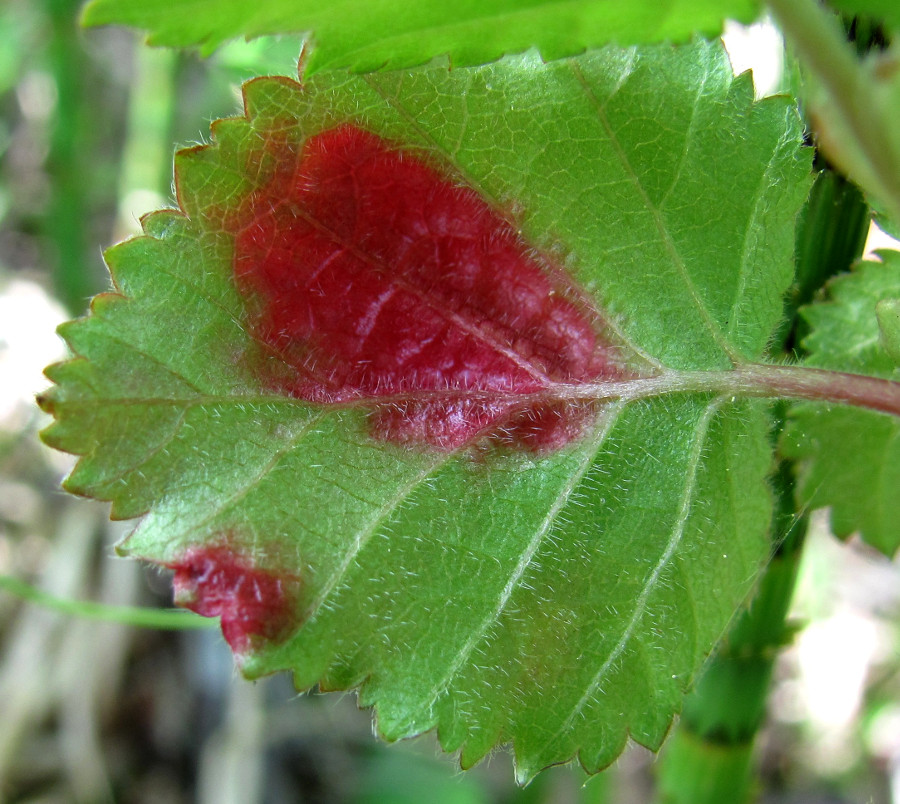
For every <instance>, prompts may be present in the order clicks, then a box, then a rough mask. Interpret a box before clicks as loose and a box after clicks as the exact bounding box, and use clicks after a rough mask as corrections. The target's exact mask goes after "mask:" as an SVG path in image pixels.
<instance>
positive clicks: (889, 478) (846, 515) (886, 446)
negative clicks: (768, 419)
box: [783, 251, 900, 555]
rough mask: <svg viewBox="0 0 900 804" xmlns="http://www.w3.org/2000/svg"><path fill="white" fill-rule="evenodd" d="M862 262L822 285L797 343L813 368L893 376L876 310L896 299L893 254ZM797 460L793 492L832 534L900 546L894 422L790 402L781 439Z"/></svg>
mask: <svg viewBox="0 0 900 804" xmlns="http://www.w3.org/2000/svg"><path fill="white" fill-rule="evenodd" d="M879 256H880V257H881V258H882V260H883V262H864V263H860V264H859V265H858V266H857V268H856V269H855V270H854V271H853V272H852V273H850V274H845V275H843V276H841V277H839V278H837V279H835V280H834V281H833V282H831V283H830V284H829V285H828V286H827V288H828V297H827V299H826V300H825V301H822V302H818V303H816V304H812V305H810V306H809V307H807V308H804V310H803V313H802V314H803V316H804V318H805V319H806V321H807V323H808V324H809V326H810V330H811V331H810V334H809V336H808V337H807V338H806V339H805V340H804V342H803V345H804V347H805V348H806V349H807V350H808V351H809V353H810V356H809V358H808V360H807V361H806V362H807V363H808V364H810V365H813V366H819V367H821V368H828V369H835V370H839V371H849V372H855V373H860V374H871V375H873V376H878V377H886V378H893V379H896V378H897V376H898V372H897V369H896V362H895V360H894V359H893V358H892V357H891V356H890V354H889V352H888V351H887V350H886V349H885V341H884V338H883V336H882V335H881V333H880V329H879V319H878V316H877V308H878V306H879V304H880V303H882V300H885V299H896V298H898V296H900V252H896V251H882V252H879ZM783 447H784V451H785V453H786V454H787V455H788V457H792V458H796V459H798V460H801V461H802V464H801V473H800V496H801V499H802V500H803V502H804V503H807V504H809V505H810V506H812V507H813V508H821V507H824V506H831V526H832V530H833V531H834V533H835V534H836V535H837V536H841V537H847V536H849V535H851V534H853V533H856V532H859V533H860V534H861V535H862V537H863V539H865V541H867V542H868V543H869V544H871V545H872V546H874V547H877V548H878V549H879V550H881V551H882V552H883V553H885V554H887V555H892V554H893V553H894V552H896V550H897V549H898V547H900V526H898V522H900V493H898V489H900V422H898V420H897V418H896V417H893V416H889V415H886V414H881V413H874V412H871V411H863V410H859V409H856V408H842V407H834V408H830V409H829V408H826V407H824V406H821V405H808V404H803V405H797V406H796V407H795V408H794V411H793V413H792V415H791V420H790V423H789V426H788V428H787V430H786V432H785V438H784V442H783Z"/></svg>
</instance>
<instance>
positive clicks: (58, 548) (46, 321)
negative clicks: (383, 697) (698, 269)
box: [0, 0, 900, 804]
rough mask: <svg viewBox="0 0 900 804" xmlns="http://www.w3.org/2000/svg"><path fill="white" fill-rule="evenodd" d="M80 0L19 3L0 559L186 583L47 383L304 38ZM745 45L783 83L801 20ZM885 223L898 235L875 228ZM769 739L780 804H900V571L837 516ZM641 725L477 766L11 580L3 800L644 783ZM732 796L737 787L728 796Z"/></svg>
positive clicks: (84, 593) (746, 56) (602, 792)
mask: <svg viewBox="0 0 900 804" xmlns="http://www.w3.org/2000/svg"><path fill="white" fill-rule="evenodd" d="M79 5H80V3H79V2H78V0H5V2H4V3H2V4H0V574H2V575H4V576H11V577H15V578H19V579H23V580H25V581H28V582H29V583H32V584H34V585H35V586H37V587H39V588H40V589H42V590H44V591H45V592H48V593H50V594H52V595H55V596H57V597H62V598H66V599H72V600H94V601H100V602H103V603H107V604H110V605H113V604H115V605H122V604H125V605H140V606H165V605H169V602H170V589H169V580H168V578H166V577H163V576H162V575H160V574H159V573H156V572H150V571H147V570H145V569H144V568H142V567H141V566H139V565H137V564H135V563H132V562H129V561H123V560H121V559H118V558H116V557H115V556H114V553H113V550H112V545H113V544H114V543H115V542H116V541H117V540H118V539H119V538H120V537H121V536H122V535H123V533H124V532H125V530H126V528H127V523H126V524H125V525H123V524H116V523H110V522H109V521H108V518H107V516H108V507H107V506H106V505H104V504H100V503H94V502H91V501H84V500H77V499H74V498H71V497H68V496H67V495H65V494H63V493H62V492H61V491H60V490H59V481H60V479H61V478H62V477H63V475H64V474H65V473H66V472H67V471H68V469H69V468H70V467H71V465H72V459H71V458H69V457H68V456H64V455H61V454H58V453H54V452H52V451H50V450H49V449H47V448H45V447H43V446H42V445H41V444H40V442H39V440H38V437H37V432H38V430H40V428H42V427H44V426H46V424H47V420H46V417H45V416H44V415H43V414H41V413H40V411H39V410H38V409H37V408H36V406H35V404H34V394H35V393H36V392H38V391H40V390H41V389H42V388H44V387H45V386H46V384H47V383H46V380H45V379H43V378H42V376H41V369H42V368H43V367H44V366H45V365H46V364H48V363H50V362H53V361H56V360H60V359H62V358H63V357H64V356H65V351H64V348H63V345H62V343H61V342H60V340H59V339H58V338H57V336H56V335H55V334H54V328H55V327H56V326H57V325H58V324H59V323H61V322H62V321H63V320H65V319H67V318H70V317H73V316H79V315H83V314H84V313H85V311H86V309H87V304H88V299H89V297H90V296H91V295H92V294H94V293H96V292H99V291H102V290H104V289H106V288H107V287H108V286H109V280H108V277H107V275H106V272H105V269H104V266H103V262H102V258H101V249H102V248H103V247H105V246H107V245H110V244H112V243H113V242H115V241H117V240H120V239H122V238H125V237H129V236H132V235H134V234H135V233H137V232H138V231H139V224H138V218H139V217H140V215H142V214H144V213H145V212H148V211H150V210H152V209H155V208H158V207H160V206H166V205H171V204H172V189H171V182H172V151H173V146H174V145H175V144H177V145H190V144H193V143H196V142H198V141H203V140H205V139H206V138H207V137H208V124H209V122H210V121H211V120H213V119H214V118H216V117H221V116H228V115H231V114H234V113H236V111H237V109H238V102H239V101H238V97H239V90H238V88H239V86H240V82H241V81H242V80H243V79H245V78H248V77H251V76H253V75H258V74H262V73H267V72H280V73H285V74H291V73H292V72H293V70H294V63H295V59H296V56H297V53H298V52H299V42H298V41H297V40H296V39H292V38H284V39H263V40H257V41H254V42H251V43H234V44H232V45H229V46H227V47H225V48H223V49H222V50H220V51H219V52H218V53H217V54H216V55H215V56H214V57H212V58H211V59H209V60H205V61H204V60H200V59H199V58H197V57H196V56H194V55H191V54H182V53H173V52H171V51H165V50H154V49H149V48H147V47H145V46H143V44H142V43H141V40H140V38H139V37H138V36H136V35H135V34H133V33H131V32H128V31H124V30H117V29H104V30H91V31H82V30H80V29H79V28H78V25H77V16H78V10H79ZM728 45H729V50H730V52H731V54H732V57H733V60H734V61H735V64H736V68H737V69H739V70H743V69H746V68H747V67H748V66H751V65H752V64H755V65H757V68H756V79H757V88H758V91H759V93H760V94H764V93H766V92H769V91H771V90H772V89H773V88H775V87H777V85H778V82H779V80H780V78H779V72H778V68H779V65H780V48H781V45H780V41H779V40H778V37H777V34H776V33H775V32H774V31H773V30H772V29H771V28H770V27H766V26H754V28H753V29H750V30H747V29H733V30H732V31H731V32H730V34H729V36H728ZM878 242H879V243H880V242H881V241H878ZM814 530H815V533H814V536H813V537H812V543H811V544H810V545H809V548H808V550H807V560H806V563H805V565H804V569H803V576H802V581H801V586H800V591H799V593H798V596H797V600H796V604H795V609H796V614H797V617H798V618H800V619H802V620H803V621H805V622H806V623H807V625H806V628H805V630H803V631H802V632H801V633H800V635H799V636H798V638H797V640H796V642H795V644H794V646H793V647H791V648H790V649H789V650H787V651H786V652H785V654H784V656H783V657H782V660H781V662H780V665H779V670H778V674H777V681H776V683H775V685H774V688H773V691H772V696H771V718H770V721H771V723H770V726H769V727H768V729H767V730H766V732H765V734H764V735H763V738H762V740H761V745H760V761H761V764H762V767H763V771H764V776H763V787H764V800H765V801H767V802H797V803H798V804H799V802H807V803H811V802H823V803H824V802H872V804H889V803H890V802H894V803H895V804H900V672H898V671H900V626H898V623H900V617H898V614H900V569H898V566H897V564H896V563H895V564H891V563H890V562H889V561H887V560H886V559H884V558H883V557H879V556H878V555H875V554H873V553H872V552H870V551H867V550H866V549H864V548H863V547H861V546H859V545H857V544H853V543H851V544H849V545H841V544H838V543H837V542H835V541H834V540H832V539H830V537H829V536H828V535H827V533H826V527H825V521H824V520H823V519H819V521H818V527H817V528H815V529H814ZM653 762H654V758H653V757H652V755H650V754H649V753H648V752H647V751H645V750H643V749H640V748H637V747H635V748H632V749H629V751H627V752H626V754H625V755H624V756H623V757H622V758H621V759H620V760H619V761H618V763H617V764H616V765H615V766H614V767H613V768H612V769H610V770H609V771H607V772H606V773H604V774H602V775H601V776H599V777H597V778H595V779H593V780H591V781H588V782H587V784H585V782H586V779H585V777H584V776H583V774H581V773H580V772H579V771H578V770H576V769H572V768H557V769H553V770H551V771H548V772H547V773H545V774H543V775H542V776H541V777H539V779H538V780H537V781H536V782H535V783H533V784H532V785H531V786H530V787H529V788H527V789H525V790H523V791H522V790H517V789H516V788H515V786H514V785H513V782H512V769H511V762H510V758H509V756H508V755H507V754H505V753H504V752H498V753H497V754H496V755H495V756H494V757H493V758H492V760H490V761H488V762H485V763H482V765H481V766H479V767H478V768H476V769H475V770H474V771H472V772H469V773H466V774H462V773H461V772H460V771H459V769H458V766H457V765H456V763H455V761H454V760H453V758H451V757H444V756H441V755H440V754H439V751H438V749H437V747H436V741H435V740H434V738H433V736H431V735H426V736H425V737H423V738H421V739H419V740H415V741H411V742H409V743H403V744H400V745H395V746H386V745H383V744H381V743H379V742H377V741H376V740H375V738H374V737H373V736H372V727H371V716H370V713H368V712H361V711H359V710H358V708H357V706H356V699H355V696H352V695H344V696H338V695H329V696H317V695H312V696H308V695H303V696H298V695H297V694H296V693H295V692H294V690H293V689H292V687H291V684H290V681H289V679H288V678H287V677H277V678H272V679H268V680H265V681H262V682H258V683H255V684H251V683H248V682H244V681H242V680H241V679H239V678H238V677H237V674H236V673H235V671H234V669H233V663H232V660H231V656H230V653H229V651H228V649H227V647H226V645H225V643H224V641H223V640H222V638H221V636H220V635H219V633H218V631H215V630H212V631H210V630H207V631H189V632H177V633H176V632H166V631H157V630H146V629H138V628H135V627H131V626H127V625H123V624H118V623H98V622H95V621H92V620H88V619H85V618H79V617H72V616H67V615H63V614H60V613H57V612H55V611H52V610H49V609H46V608H42V607H40V606H36V605H35V604H33V603H25V602H22V601H21V600H19V599H18V598H16V597H14V596H12V595H10V594H8V593H7V592H6V591H0V800H3V801H8V802H70V801H71V802H103V801H116V802H171V803H172V804H176V803H177V802H182V801H183V802H187V801H199V802H204V803H207V802H208V803H209V804H228V802H235V803H237V802H240V803H241V804H254V802H260V803H261V804H262V803H263V802H265V803H266V804H268V803H269V802H271V803H272V804H275V803H277V802H294V801H303V802H345V801H346V802H356V803H357V804H362V803H363V802H365V804H375V802H380V803H381V804H400V803H401V802H403V803H406V802H409V803H410V804H412V803H415V802H426V801H427V802H430V803H431V804H482V803H485V804H486V803H487V802H535V803H537V802H547V803H548V804H549V803H550V802H552V803H553V804H566V802H573V804H574V802H616V803H617V804H618V803H621V804H628V803H629V802H635V804H637V802H643V801H647V800H648V798H649V795H650V793H649V791H650V789H651V784H652V772H653ZM724 804H727V803H724Z"/></svg>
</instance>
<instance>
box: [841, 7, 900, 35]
mask: <svg viewBox="0 0 900 804" xmlns="http://www.w3.org/2000/svg"><path fill="white" fill-rule="evenodd" d="M829 5H830V6H831V7H832V8H836V9H838V10H839V11H842V12H844V13H845V14H865V15H866V16H868V17H871V18H872V19H874V20H883V21H884V22H885V23H886V24H887V25H888V26H889V27H893V28H898V29H900V4H898V3H897V0H831V2H830V3H829Z"/></svg>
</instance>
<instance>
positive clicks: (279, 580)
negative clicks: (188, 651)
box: [167, 545, 300, 653]
mask: <svg viewBox="0 0 900 804" xmlns="http://www.w3.org/2000/svg"><path fill="white" fill-rule="evenodd" d="M167 566H168V567H169V569H173V570H175V577H174V579H173V581H172V583H173V587H174V590H175V603H176V604H177V605H179V606H183V607H185V608H188V609H190V610H191V611H194V612H196V613H197V614H202V615H203V616H204V617H219V618H221V623H222V634H223V635H224V637H225V639H226V641H227V642H228V644H229V645H230V646H231V649H232V650H233V651H235V652H236V653H242V652H245V651H246V650H247V649H248V648H249V647H250V644H251V641H252V640H253V639H254V638H259V639H263V640H266V641H270V642H279V641H281V640H283V639H285V638H286V637H287V636H288V635H289V634H290V633H291V632H293V631H294V630H295V629H296V628H297V626H298V622H297V613H296V612H297V601H298V596H299V592H300V580H299V578H297V577H295V576H291V575H285V574H284V573H274V572H270V571H268V570H264V569H260V568H259V567H256V566H254V564H253V562H252V561H251V560H250V559H249V558H248V557H247V556H243V555H241V554H239V553H236V552H235V551H234V550H232V549H231V548H230V547H228V546H226V545H212V546H205V547H195V548H191V549H190V550H188V551H187V552H186V553H185V554H184V555H183V556H182V557H181V558H180V559H179V560H178V561H175V562H172V563H170V564H167Z"/></svg>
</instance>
